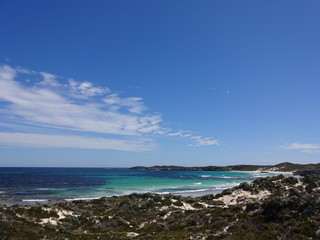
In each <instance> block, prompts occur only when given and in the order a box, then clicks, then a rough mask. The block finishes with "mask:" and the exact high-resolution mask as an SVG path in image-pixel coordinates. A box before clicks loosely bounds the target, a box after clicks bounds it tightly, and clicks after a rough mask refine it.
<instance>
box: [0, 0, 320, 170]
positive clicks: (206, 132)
mask: <svg viewBox="0 0 320 240" xmlns="http://www.w3.org/2000/svg"><path fill="white" fill-rule="evenodd" d="M319 11H320V2H319V1H316V0H314V1H292V0H290V1H289V0H287V1H247V0H245V1H235V0H234V1H233V0H230V1H222V0H221V1H189V0H183V1H182V0H181V1H147V0H137V1H125V0H121V1H79V0H77V1H61V0H55V1H49V0H48V1H33V0H29V1H17V0H10V1H9V0H4V1H1V2H0V27H1V37H0V109H1V110H0V166H79V167H87V166H88V167H129V166H135V165H147V166H150V165H155V164H160V165H162V164H172V165H186V166H203V165H231V164H275V163H279V162H283V161H290V162H296V163H309V162H312V163H316V162H319V159H320V137H319V136H320V127H319V122H320V94H319V90H320V79H319V76H320V45H319V43H320V32H319V29H320V17H319Z"/></svg>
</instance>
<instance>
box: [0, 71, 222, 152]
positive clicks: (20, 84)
mask: <svg viewBox="0 0 320 240" xmlns="http://www.w3.org/2000/svg"><path fill="white" fill-rule="evenodd" d="M27 80H28V81H27ZM0 104H1V105H0V106H1V108H0V109H1V110H0V113H1V115H0V123H3V124H2V125H3V126H4V125H5V123H6V124H7V123H10V124H9V125H10V127H9V126H8V124H7V127H6V128H5V132H0V144H6V145H10V146H11V145H15V146H32V147H37V146H38V147H68V148H76V147H77V148H104V149H115V150H127V151H146V150H151V149H152V148H153V147H154V144H151V143H150V141H149V140H148V141H146V140H145V139H146V137H147V138H149V137H150V136H151V135H154V134H157V135H159V134H160V135H163V136H175V135H176V136H179V137H184V138H188V139H189V140H192V141H194V142H195V145H196V146H201V145H217V144H218V141H217V140H212V139H209V138H203V137H201V136H194V135H193V134H191V133H190V132H186V131H180V132H179V133H175V131H173V130H172V129H168V128H163V127H162V126H161V124H162V121H163V120H162V117H161V115H160V114H149V113H147V112H146V111H147V107H146V106H145V104H144V102H143V99H142V98H139V97H127V98H124V97H121V96H119V95H118V94H117V93H114V92H112V91H111V90H110V89H109V88H107V87H101V86H96V85H95V84H93V83H91V82H88V81H84V82H80V81H76V80H74V79H70V78H69V79H66V78H64V77H60V76H57V75H55V74H51V73H47V72H36V71H33V70H28V69H25V68H21V67H18V68H13V67H11V66H8V65H4V66H0ZM22 126H25V128H26V129H28V127H30V128H29V131H28V130H26V129H24V130H21V129H23V128H22ZM36 127H38V128H40V127H41V129H42V132H41V131H40V130H39V132H40V133H39V132H35V131H34V128H36ZM18 129H20V132H16V131H17V130H18ZM30 129H32V130H30ZM43 129H46V130H47V131H44V130H43ZM54 129H56V130H57V131H60V132H61V131H68V134H69V133H71V135H66V134H65V133H64V134H62V135H52V134H48V133H47V132H50V133H52V132H54ZM49 130H50V131H49ZM84 134H86V136H84ZM88 134H89V135H92V136H93V137H88V136H87V135H88ZM119 138H121V139H119Z"/></svg>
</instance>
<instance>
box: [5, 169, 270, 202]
mask: <svg viewBox="0 0 320 240" xmlns="http://www.w3.org/2000/svg"><path fill="white" fill-rule="evenodd" d="M270 175H274V174H271V173H255V172H211V171H210V172H209V171H199V172H195V171H150V170H133V169H127V168H0V204H34V203H37V202H52V201H59V200H67V201H68V200H77V199H93V198H99V197H103V196H114V195H124V194H130V193H134V192H136V193H144V192H153V193H160V194H168V193H171V194H178V195H189V196H199V195H205V194H211V193H212V194H216V193H219V192H221V191H223V190H224V189H226V188H229V187H233V186H236V185H238V184H239V183H241V182H250V181H253V180H254V179H256V178H258V177H265V176H270Z"/></svg>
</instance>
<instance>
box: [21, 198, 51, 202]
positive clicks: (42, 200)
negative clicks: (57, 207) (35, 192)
mask: <svg viewBox="0 0 320 240" xmlns="http://www.w3.org/2000/svg"><path fill="white" fill-rule="evenodd" d="M46 201H48V199H22V202H46Z"/></svg>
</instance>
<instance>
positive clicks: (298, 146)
mask: <svg viewBox="0 0 320 240" xmlns="http://www.w3.org/2000/svg"><path fill="white" fill-rule="evenodd" d="M283 148H285V149H291V150H300V151H301V152H305V153H318V152H319V151H320V144H313V143H291V144H287V145H285V146H283Z"/></svg>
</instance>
